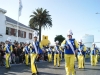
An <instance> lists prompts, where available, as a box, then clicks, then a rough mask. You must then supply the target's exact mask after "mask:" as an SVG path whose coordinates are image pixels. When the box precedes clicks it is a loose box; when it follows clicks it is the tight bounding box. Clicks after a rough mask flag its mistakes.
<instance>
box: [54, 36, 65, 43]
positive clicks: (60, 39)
mask: <svg viewBox="0 0 100 75" xmlns="http://www.w3.org/2000/svg"><path fill="white" fill-rule="evenodd" d="M57 40H58V41H59V44H61V43H62V42H63V40H65V37H63V36H62V35H57V36H56V37H55V38H54V41H57Z"/></svg>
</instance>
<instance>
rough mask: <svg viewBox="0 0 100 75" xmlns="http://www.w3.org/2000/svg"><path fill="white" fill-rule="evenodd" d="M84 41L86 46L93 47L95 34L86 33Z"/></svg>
mask: <svg viewBox="0 0 100 75" xmlns="http://www.w3.org/2000/svg"><path fill="white" fill-rule="evenodd" d="M82 41H83V43H84V45H85V46H86V47H92V43H93V42H94V35H88V34H86V35H84V36H83V37H82Z"/></svg>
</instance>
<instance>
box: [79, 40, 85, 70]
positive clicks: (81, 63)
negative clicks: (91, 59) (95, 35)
mask: <svg viewBox="0 0 100 75" xmlns="http://www.w3.org/2000/svg"><path fill="white" fill-rule="evenodd" d="M85 51H86V47H85V46H84V45H83V44H82V40H81V39H80V40H79V48H78V68H79V69H81V68H84V64H85V54H84V52H85Z"/></svg>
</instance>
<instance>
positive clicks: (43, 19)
mask: <svg viewBox="0 0 100 75" xmlns="http://www.w3.org/2000/svg"><path fill="white" fill-rule="evenodd" d="M30 17H31V19H30V21H29V26H30V27H31V28H32V29H38V30H39V40H41V28H44V29H45V28H50V27H52V18H51V15H49V11H47V10H46V9H43V8H38V9H36V11H34V12H33V14H32V15H31V16H30Z"/></svg>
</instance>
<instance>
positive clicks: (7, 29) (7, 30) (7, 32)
mask: <svg viewBox="0 0 100 75" xmlns="http://www.w3.org/2000/svg"><path fill="white" fill-rule="evenodd" d="M6 35H9V27H6Z"/></svg>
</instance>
